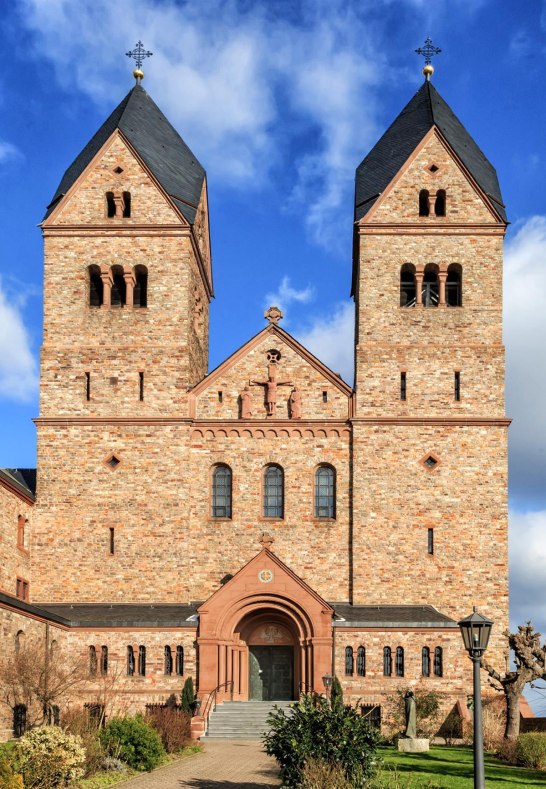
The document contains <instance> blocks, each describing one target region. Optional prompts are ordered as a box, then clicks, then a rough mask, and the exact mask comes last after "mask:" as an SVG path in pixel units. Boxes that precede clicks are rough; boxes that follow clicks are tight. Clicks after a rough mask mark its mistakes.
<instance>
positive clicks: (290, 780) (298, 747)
mask: <svg viewBox="0 0 546 789" xmlns="http://www.w3.org/2000/svg"><path fill="white" fill-rule="evenodd" d="M267 722H268V725H269V727H270V731H269V732H268V733H267V734H266V735H265V736H264V745H265V750H266V752H267V753H268V754H269V756H274V757H275V759H276V760H277V762H278V763H279V766H280V769H281V777H282V779H283V782H284V785H285V786H287V787H295V786H299V785H300V784H301V781H302V777H303V771H304V769H305V765H306V763H307V762H309V760H310V759H315V760H321V761H322V762H326V764H328V765H338V766H340V767H341V768H342V770H343V773H344V775H345V777H346V778H347V779H348V781H349V782H350V783H351V786H353V787H355V789H359V787H362V786H364V785H365V782H366V779H367V778H368V777H369V776H371V775H372V774H373V773H374V771H375V767H376V765H377V762H378V759H377V758H376V756H375V753H376V748H377V741H378V739H379V737H378V734H377V732H376V730H375V729H373V728H372V727H371V726H370V725H369V724H368V723H367V722H366V721H365V720H364V718H362V717H361V716H360V715H359V714H358V712H357V711H356V709H354V708H353V707H351V706H339V707H337V708H335V709H334V708H332V707H331V706H330V704H329V702H328V701H327V700H326V699H325V698H324V697H323V696H318V695H316V694H315V695H312V696H310V695H309V696H302V698H301V700H300V702H299V703H298V704H294V705H293V707H291V708H290V709H289V710H288V711H286V712H285V710H283V709H278V708H277V709H276V710H274V711H273V712H272V713H271V714H270V716H269V718H268V721H267Z"/></svg>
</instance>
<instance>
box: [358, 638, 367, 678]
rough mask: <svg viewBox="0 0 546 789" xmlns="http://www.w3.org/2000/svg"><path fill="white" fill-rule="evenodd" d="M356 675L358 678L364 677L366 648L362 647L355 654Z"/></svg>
mask: <svg viewBox="0 0 546 789" xmlns="http://www.w3.org/2000/svg"><path fill="white" fill-rule="evenodd" d="M356 673H357V675H358V676H359V677H365V676H366V648H365V647H362V646H360V647H358V651H357V653H356Z"/></svg>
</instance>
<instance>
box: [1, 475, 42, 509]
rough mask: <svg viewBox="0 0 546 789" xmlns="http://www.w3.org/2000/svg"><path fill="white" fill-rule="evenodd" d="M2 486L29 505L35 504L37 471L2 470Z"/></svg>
mask: <svg viewBox="0 0 546 789" xmlns="http://www.w3.org/2000/svg"><path fill="white" fill-rule="evenodd" d="M0 484H2V485H3V486H4V487H5V488H7V490H9V491H10V492H11V493H14V494H15V495H16V496H18V497H19V498H20V499H23V500H24V501H26V502H27V503H28V504H34V502H35V500H36V469H34V468H33V469H17V468H0Z"/></svg>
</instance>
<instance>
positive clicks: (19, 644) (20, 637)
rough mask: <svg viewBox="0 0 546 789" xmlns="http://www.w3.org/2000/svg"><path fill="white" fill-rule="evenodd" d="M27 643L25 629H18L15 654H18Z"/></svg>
mask: <svg viewBox="0 0 546 789" xmlns="http://www.w3.org/2000/svg"><path fill="white" fill-rule="evenodd" d="M24 645H25V631H24V630H18V631H17V633H16V634H15V654H16V655H18V654H19V652H20V651H21V649H22V648H23V647H24Z"/></svg>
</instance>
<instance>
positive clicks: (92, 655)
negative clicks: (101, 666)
mask: <svg viewBox="0 0 546 789" xmlns="http://www.w3.org/2000/svg"><path fill="white" fill-rule="evenodd" d="M96 674H97V650H96V649H95V647H93V646H91V647H89V676H90V677H94V676H96Z"/></svg>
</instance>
